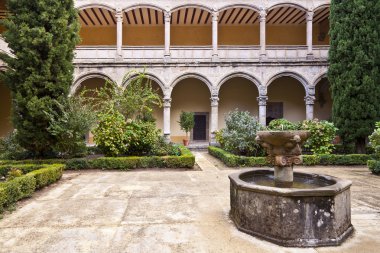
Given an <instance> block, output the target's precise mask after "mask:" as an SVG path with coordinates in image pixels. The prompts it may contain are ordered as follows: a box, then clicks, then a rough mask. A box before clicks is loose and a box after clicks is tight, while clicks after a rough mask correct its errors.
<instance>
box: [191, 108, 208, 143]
mask: <svg viewBox="0 0 380 253" xmlns="http://www.w3.org/2000/svg"><path fill="white" fill-rule="evenodd" d="M194 123H195V124H194V129H193V140H194V141H205V140H207V115H205V114H199V115H197V114H195V115H194Z"/></svg>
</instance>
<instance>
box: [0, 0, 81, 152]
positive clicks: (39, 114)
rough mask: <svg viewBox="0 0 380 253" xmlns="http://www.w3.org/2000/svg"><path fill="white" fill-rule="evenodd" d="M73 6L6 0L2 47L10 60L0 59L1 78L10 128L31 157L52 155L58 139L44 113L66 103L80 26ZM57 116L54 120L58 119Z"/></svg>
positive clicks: (69, 0)
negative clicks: (9, 101) (0, 65)
mask: <svg viewBox="0 0 380 253" xmlns="http://www.w3.org/2000/svg"><path fill="white" fill-rule="evenodd" d="M73 2H74V1H73V0H60V1H56V0H8V10H9V11H10V13H12V14H11V15H9V16H8V18H7V19H6V20H5V21H4V26H5V28H6V31H5V32H4V33H3V36H4V38H5V41H6V42H7V43H8V45H9V47H10V49H11V50H12V52H13V54H14V57H11V56H8V55H6V54H1V56H0V57H1V59H2V60H3V61H4V62H5V63H6V64H7V66H8V70H7V71H6V72H5V73H4V74H2V77H3V79H4V82H5V83H6V84H7V85H8V86H9V87H10V89H11V92H12V97H13V124H14V127H15V128H16V129H17V140H18V142H19V143H20V145H21V146H22V147H24V148H26V149H27V150H29V151H31V152H32V153H33V154H34V155H35V156H43V155H46V154H47V153H48V152H49V151H51V149H52V147H53V146H54V144H55V143H56V142H57V138H56V137H55V136H54V135H52V134H51V133H50V132H49V131H47V129H48V128H49V126H50V118H49V116H48V115H47V114H46V113H45V112H46V111H51V110H53V111H57V112H59V108H58V107H57V105H56V103H55V101H58V102H59V103H64V102H65V100H66V99H67V96H68V93H69V87H70V85H71V84H72V79H73V64H72V60H73V57H74V54H73V50H74V48H75V46H76V44H77V43H78V42H79V36H78V31H79V23H78V17H77V11H76V9H75V8H74V3H73ZM60 116H61V115H57V117H60Z"/></svg>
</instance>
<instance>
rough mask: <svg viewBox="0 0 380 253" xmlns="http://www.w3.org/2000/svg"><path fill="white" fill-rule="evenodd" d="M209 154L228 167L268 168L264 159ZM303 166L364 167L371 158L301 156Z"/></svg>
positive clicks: (213, 150)
mask: <svg viewBox="0 0 380 253" xmlns="http://www.w3.org/2000/svg"><path fill="white" fill-rule="evenodd" d="M208 152H209V154H211V155H212V156H215V157H216V158H219V159H220V160H221V161H222V162H223V163H224V164H225V165H227V166H228V167H261V166H269V164H268V162H267V161H266V158H265V157H245V156H238V155H234V154H231V153H229V152H227V151H224V150H223V149H221V148H217V147H212V146H210V147H209V148H208ZM302 157H303V165H305V166H314V165H366V164H367V161H368V160H371V159H372V158H373V156H371V155H366V154H350V155H333V154H330V155H303V156H302Z"/></svg>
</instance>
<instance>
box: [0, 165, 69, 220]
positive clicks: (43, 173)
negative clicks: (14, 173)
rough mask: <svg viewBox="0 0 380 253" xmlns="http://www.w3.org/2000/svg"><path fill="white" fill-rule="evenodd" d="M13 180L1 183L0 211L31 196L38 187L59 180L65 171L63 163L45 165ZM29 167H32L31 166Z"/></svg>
mask: <svg viewBox="0 0 380 253" xmlns="http://www.w3.org/2000/svg"><path fill="white" fill-rule="evenodd" d="M22 166H24V165H21V167H22ZM39 168H41V166H36V167H34V170H33V171H31V172H29V173H27V174H26V175H21V176H19V177H16V178H14V179H12V180H9V181H6V182H4V183H0V213H1V212H3V211H4V209H5V208H9V207H10V206H11V205H12V204H14V203H15V202H17V201H18V200H20V199H23V198H26V197H30V196H31V195H32V194H33V192H34V191H35V190H36V189H40V188H42V187H44V186H47V185H49V184H52V183H54V182H56V181H57V180H59V179H60V178H61V176H62V173H63V165H60V164H54V165H44V166H43V168H41V169H39ZM29 169H32V168H31V167H30V166H29Z"/></svg>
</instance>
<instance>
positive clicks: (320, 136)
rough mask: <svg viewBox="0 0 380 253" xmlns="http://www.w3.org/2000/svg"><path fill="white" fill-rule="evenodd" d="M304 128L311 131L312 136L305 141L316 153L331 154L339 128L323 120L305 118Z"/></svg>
mask: <svg viewBox="0 0 380 253" xmlns="http://www.w3.org/2000/svg"><path fill="white" fill-rule="evenodd" d="M302 129H303V130H306V131H309V132H310V137H309V139H308V140H307V141H306V143H305V147H306V148H309V149H310V150H311V151H312V152H313V153H314V154H330V153H331V152H332V151H333V149H334V144H333V143H332V141H333V140H334V138H335V136H336V131H337V130H338V129H337V128H336V127H335V126H334V124H333V123H331V122H328V121H325V120H322V121H318V120H317V119H315V120H305V121H303V122H302Z"/></svg>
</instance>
